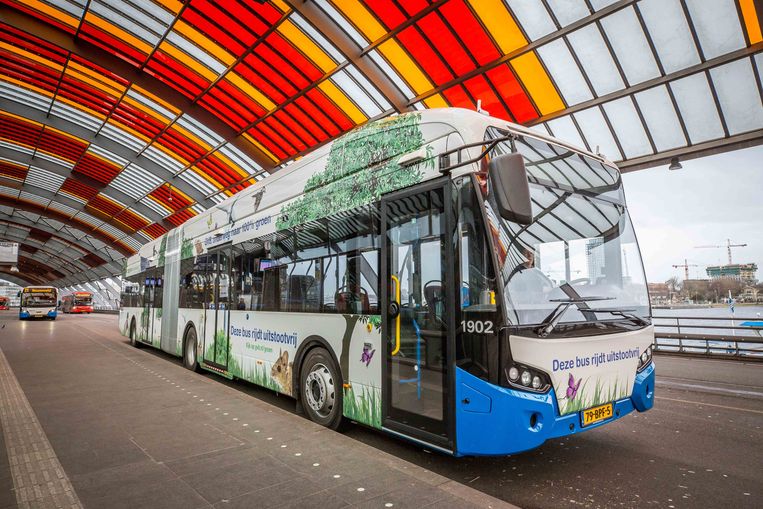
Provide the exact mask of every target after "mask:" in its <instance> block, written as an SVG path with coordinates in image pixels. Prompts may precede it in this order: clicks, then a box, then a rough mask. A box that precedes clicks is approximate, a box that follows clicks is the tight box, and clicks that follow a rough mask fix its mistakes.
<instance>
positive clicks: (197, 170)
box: [191, 166, 223, 189]
mask: <svg viewBox="0 0 763 509" xmlns="http://www.w3.org/2000/svg"><path fill="white" fill-rule="evenodd" d="M191 171H193V172H194V173H196V174H197V175H198V176H200V177H201V178H203V179H204V180H206V181H207V182H209V183H210V184H212V185H213V186H215V189H222V188H223V186H222V185H220V183H219V182H218V181H216V180H215V179H213V178H212V177H211V176H209V175H208V174H207V172H205V171H204V170H202V169H201V168H199V167H198V166H191Z"/></svg>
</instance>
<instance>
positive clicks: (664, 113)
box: [635, 85, 687, 151]
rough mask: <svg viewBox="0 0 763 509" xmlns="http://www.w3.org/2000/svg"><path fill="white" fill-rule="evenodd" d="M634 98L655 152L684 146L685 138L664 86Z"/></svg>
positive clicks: (651, 89) (641, 93)
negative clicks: (655, 148)
mask: <svg viewBox="0 0 763 509" xmlns="http://www.w3.org/2000/svg"><path fill="white" fill-rule="evenodd" d="M635 97H636V102H637V103H638V105H639V108H640V109H641V114H642V115H643V116H644V122H646V125H647V128H648V129H649V132H650V133H651V135H652V140H654V145H655V146H656V147H657V150H659V151H664V150H670V149H672V148H676V147H684V146H686V144H687V141H686V138H685V137H684V135H683V131H682V130H681V124H680V122H679V121H678V115H677V114H676V110H675V109H674V108H673V103H672V101H671V100H670V95H669V94H668V89H667V87H665V85H661V86H659V87H654V88H650V89H648V90H644V91H643V92H639V93H638V94H636V96H635Z"/></svg>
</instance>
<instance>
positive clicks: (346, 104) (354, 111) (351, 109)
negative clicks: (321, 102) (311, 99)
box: [318, 80, 368, 124]
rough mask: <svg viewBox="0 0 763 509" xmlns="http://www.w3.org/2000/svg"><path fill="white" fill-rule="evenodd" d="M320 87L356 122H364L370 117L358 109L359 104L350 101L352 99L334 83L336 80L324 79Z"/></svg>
mask: <svg viewBox="0 0 763 509" xmlns="http://www.w3.org/2000/svg"><path fill="white" fill-rule="evenodd" d="M318 88H320V89H321V90H323V92H324V93H325V94H326V95H327V96H329V99H331V100H332V101H334V104H336V105H337V106H339V108H341V109H342V111H344V112H345V113H347V115H348V116H349V117H350V119H352V121H353V122H355V124H362V123H363V122H365V121H366V120H368V117H366V116H365V115H364V114H363V112H362V111H360V110H359V109H358V107H357V106H355V103H354V102H352V101H350V99H349V98H348V97H347V96H346V95H344V92H342V91H341V90H339V88H338V87H337V86H336V85H334V82H333V81H331V80H324V81H323V82H322V83H321V84H320V85H318Z"/></svg>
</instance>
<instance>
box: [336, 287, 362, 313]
mask: <svg viewBox="0 0 763 509" xmlns="http://www.w3.org/2000/svg"><path fill="white" fill-rule="evenodd" d="M359 290H360V292H351V291H350V289H349V287H346V286H345V287H343V288H340V290H339V291H338V292H336V294H335V295H334V302H335V303H336V310H337V311H338V312H339V313H356V314H357V313H368V310H369V309H370V306H369V304H368V292H367V291H366V290H365V289H364V288H360V289H359Z"/></svg>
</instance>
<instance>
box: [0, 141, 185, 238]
mask: <svg viewBox="0 0 763 509" xmlns="http://www.w3.org/2000/svg"><path fill="white" fill-rule="evenodd" d="M4 151H12V152H13V156H10V157H8V158H9V159H13V160H14V161H16V162H18V163H21V164H27V165H32V166H36V167H37V168H42V169H43V170H47V171H49V172H51V173H55V174H56V175H60V176H62V177H70V178H72V179H74V180H77V181H79V182H82V183H83V184H88V185H90V186H92V184H89V183H88V182H87V181H88V180H92V179H83V178H82V176H81V175H78V174H74V173H73V172H71V171H70V170H67V169H66V168H64V167H62V166H60V165H58V164H56V163H54V162H53V161H50V160H48V159H43V158H42V157H32V156H31V155H30V154H26V153H24V152H19V151H16V150H11V149H8V148H6V147H0V154H2V153H3V152H4ZM0 178H2V177H0ZM100 185H101V186H102V187H101V192H103V194H105V195H106V196H108V197H110V198H114V199H115V200H118V201H119V202H120V203H123V204H124V205H125V209H132V210H135V211H136V212H139V213H140V214H142V215H143V216H145V217H146V218H148V219H149V221H152V222H154V223H159V224H161V225H162V226H164V227H165V228H167V229H168V230H170V229H172V228H175V225H174V224H172V223H170V222H169V221H167V220H166V219H165V218H163V217H162V216H160V215H159V214H157V213H156V212H154V211H153V210H152V209H150V208H148V207H147V206H145V205H144V204H142V203H140V202H138V201H137V200H135V199H134V198H132V197H131V196H128V195H126V194H125V193H123V192H122V191H120V190H118V189H116V188H115V187H109V186H107V185H104V184H100ZM93 187H94V186H93ZM30 188H34V189H35V192H37V190H38V189H40V188H38V187H34V186H30V185H28V184H26V183H24V184H23V185H22V186H21V187H20V188H19V189H21V190H27V191H29V189H30ZM56 196H57V197H60V198H64V199H65V201H64V200H61V199H56V200H55V201H58V202H59V203H63V204H64V205H66V206H68V207H71V208H73V209H76V210H82V211H84V210H85V204H84V203H82V202H79V201H77V200H72V199H70V198H68V197H66V196H62V195H61V194H59V193H56ZM70 202H71V203H70ZM126 233H129V232H126ZM140 240H141V242H143V239H140Z"/></svg>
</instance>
